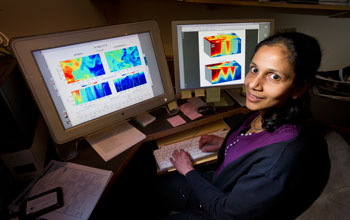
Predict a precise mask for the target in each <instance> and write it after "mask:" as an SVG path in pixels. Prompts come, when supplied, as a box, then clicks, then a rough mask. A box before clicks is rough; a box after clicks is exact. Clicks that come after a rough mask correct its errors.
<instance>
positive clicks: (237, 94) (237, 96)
mask: <svg viewBox="0 0 350 220" xmlns="http://www.w3.org/2000/svg"><path fill="white" fill-rule="evenodd" d="M225 91H226V93H227V94H228V95H229V96H231V98H233V99H234V100H235V101H236V102H237V103H238V104H239V105H240V106H245V96H243V95H242V89H226V90H225Z"/></svg>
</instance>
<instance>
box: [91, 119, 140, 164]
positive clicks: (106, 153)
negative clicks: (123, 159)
mask: <svg viewBox="0 0 350 220" xmlns="http://www.w3.org/2000/svg"><path fill="white" fill-rule="evenodd" d="M145 138H146V135H144V134H143V133H142V132H140V131H139V130H137V129H136V128H135V127H134V126H132V125H131V124H129V123H128V122H124V123H122V124H120V125H119V126H117V127H116V128H115V129H114V130H112V131H111V132H108V133H99V134H96V135H92V136H90V137H87V138H86V140H87V141H88V142H89V144H90V145H91V146H92V147H93V148H94V149H95V151H96V152H97V153H98V154H99V155H100V156H101V157H102V158H103V160H104V161H106V162H107V161H108V160H110V159H112V158H113V157H115V156H117V155H118V154H120V153H122V152H123V151H125V150H127V149H128V148H130V147H132V146H134V145H135V144H137V143H139V142H140V141H142V140H144V139H145Z"/></svg>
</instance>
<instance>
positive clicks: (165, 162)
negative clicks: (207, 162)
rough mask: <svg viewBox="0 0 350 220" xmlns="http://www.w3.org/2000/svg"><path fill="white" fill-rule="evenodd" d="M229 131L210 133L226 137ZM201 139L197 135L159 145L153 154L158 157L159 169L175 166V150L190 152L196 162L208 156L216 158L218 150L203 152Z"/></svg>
mask: <svg viewBox="0 0 350 220" xmlns="http://www.w3.org/2000/svg"><path fill="white" fill-rule="evenodd" d="M227 132H228V130H227V129H225V130H219V131H216V132H212V133H210V134H213V135H217V136H220V137H225V136H226V134H227ZM199 139H200V136H197V137H193V138H190V139H186V140H183V141H179V142H176V143H172V144H168V145H163V146H158V147H159V149H157V150H154V151H153V155H154V157H155V159H156V162H157V165H158V167H159V171H161V172H163V171H171V170H173V168H174V167H173V164H172V163H171V162H170V157H172V154H173V152H174V150H180V149H183V150H184V151H186V152H188V153H189V154H190V155H191V158H192V160H193V162H194V164H197V163H198V161H199V160H203V159H206V158H210V159H216V155H217V153H216V152H202V150H201V149H199ZM204 147H205V146H204Z"/></svg>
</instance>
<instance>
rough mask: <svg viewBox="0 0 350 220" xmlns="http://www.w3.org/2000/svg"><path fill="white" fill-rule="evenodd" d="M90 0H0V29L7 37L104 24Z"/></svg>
mask: <svg viewBox="0 0 350 220" xmlns="http://www.w3.org/2000/svg"><path fill="white" fill-rule="evenodd" d="M106 23H107V22H106V19H105V17H104V16H103V15H102V14H101V12H100V11H99V10H97V8H96V7H94V5H93V4H92V3H91V2H90V1H89V0H33V1H24V0H1V1H0V31H1V32H3V33H4V34H5V35H6V36H8V37H9V38H13V37H20V36H27V35H37V34H43V33H52V32H59V31H66V30H74V29H81V28H88V27H96V26H101V25H105V24H106Z"/></svg>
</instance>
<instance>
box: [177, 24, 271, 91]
mask: <svg viewBox="0 0 350 220" xmlns="http://www.w3.org/2000/svg"><path fill="white" fill-rule="evenodd" d="M273 28H274V21H273V20H272V19H259V20H199V21H174V22H172V35H173V50H174V70H175V84H176V91H177V93H179V92H181V91H182V90H193V89H198V88H209V87H218V86H220V87H222V88H234V87H241V86H243V84H244V78H245V75H246V74H247V72H248V70H249V62H250V59H251V58H252V55H253V53H254V49H255V46H256V45H257V43H258V42H260V41H261V40H263V39H264V38H266V37H268V36H269V35H270V34H271V33H272V32H273Z"/></svg>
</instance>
